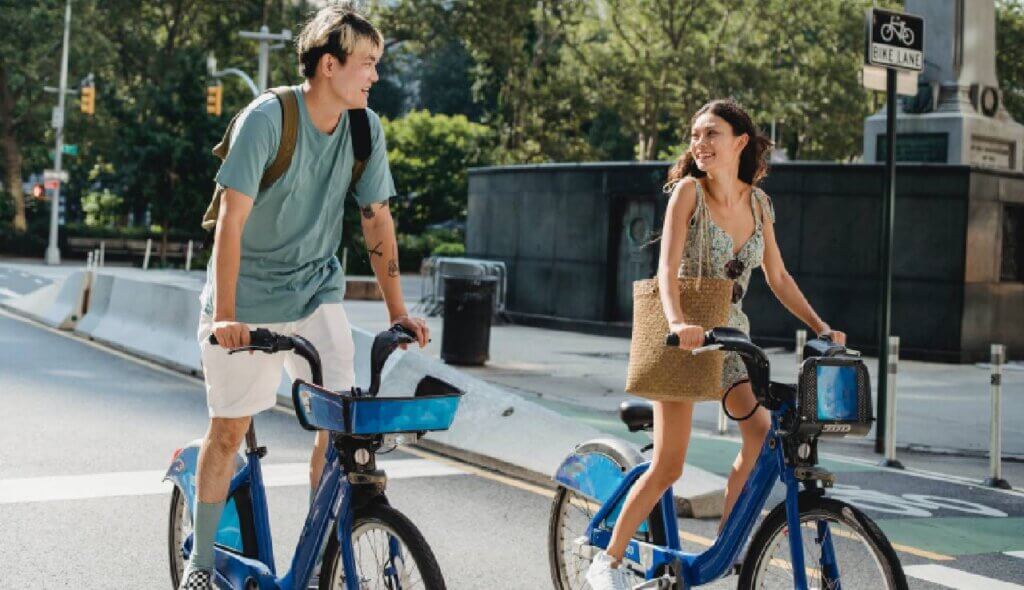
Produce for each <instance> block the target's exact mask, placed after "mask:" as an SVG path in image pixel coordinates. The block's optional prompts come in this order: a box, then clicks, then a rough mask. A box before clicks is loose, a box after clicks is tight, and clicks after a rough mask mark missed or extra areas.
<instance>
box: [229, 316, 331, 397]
mask: <svg viewBox="0 0 1024 590" xmlns="http://www.w3.org/2000/svg"><path fill="white" fill-rule="evenodd" d="M210 344H212V345H214V346H219V344H218V342H217V337H216V336H214V335H213V334H210ZM246 351H259V352H264V353H266V354H274V353H277V352H285V351H292V352H294V353H295V354H297V355H299V356H301V357H302V358H303V359H305V360H306V362H307V363H309V372H310V377H311V378H312V381H313V384H314V385H317V386H320V387H323V385H324V372H323V366H322V365H321V363H320V353H318V352H317V351H316V347H314V346H313V344H312V343H310V341H309V340H306V339H305V338H303V337H302V336H285V335H283V334H278V333H276V332H271V331H270V330H268V329H266V328H257V329H255V330H252V331H250V332H249V345H248V346H242V347H240V348H232V349H231V350H230V351H228V354H235V353H238V352H246Z"/></svg>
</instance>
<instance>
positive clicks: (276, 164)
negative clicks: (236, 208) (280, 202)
mask: <svg viewBox="0 0 1024 590" xmlns="http://www.w3.org/2000/svg"><path fill="white" fill-rule="evenodd" d="M269 92H271V93H273V94H274V96H276V97H277V100H278V101H279V102H280V103H281V143H280V144H278V146H277V155H276V156H274V161H273V162H271V163H270V166H268V167H267V169H266V170H265V171H264V172H263V178H261V179H260V190H265V189H266V188H267V187H269V186H270V185H272V184H274V183H275V182H277V179H278V178H281V177H282V176H284V173H285V172H287V171H288V167H289V166H291V165H292V156H293V155H295V141H296V139H297V138H298V135H299V100H298V97H297V96H295V90H294V89H292V88H291V87H290V86H278V87H277V88H271V89H270V90H269Z"/></svg>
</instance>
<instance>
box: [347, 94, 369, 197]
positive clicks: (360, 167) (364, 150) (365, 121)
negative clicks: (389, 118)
mask: <svg viewBox="0 0 1024 590" xmlns="http://www.w3.org/2000/svg"><path fill="white" fill-rule="evenodd" d="M348 128H349V131H350V132H351V134H352V156H353V160H352V180H351V182H350V183H349V185H348V190H349V192H352V190H353V188H354V187H355V186H356V183H357V182H359V179H360V178H362V177H363V171H364V170H366V162H367V160H369V159H370V152H372V151H373V138H371V137H370V117H369V116H368V115H367V114H366V109H351V110H350V111H349V112H348Z"/></svg>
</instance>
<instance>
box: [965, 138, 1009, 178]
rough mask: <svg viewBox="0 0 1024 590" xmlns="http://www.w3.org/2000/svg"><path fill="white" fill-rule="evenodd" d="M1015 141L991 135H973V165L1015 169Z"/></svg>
mask: <svg viewBox="0 0 1024 590" xmlns="http://www.w3.org/2000/svg"><path fill="white" fill-rule="evenodd" d="M1014 147H1015V146H1014V144H1013V142H1010V141H1004V140H1000V139H992V138H989V137H980V136H978V135H972V136H971V165H973V166H981V167H983V168H1003V169H1006V170H1012V169H1013V162H1014V156H1015V154H1014V152H1013V148H1014Z"/></svg>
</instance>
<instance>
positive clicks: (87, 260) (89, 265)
mask: <svg viewBox="0 0 1024 590" xmlns="http://www.w3.org/2000/svg"><path fill="white" fill-rule="evenodd" d="M85 270H92V252H89V253H87V254H86V255H85Z"/></svg>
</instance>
